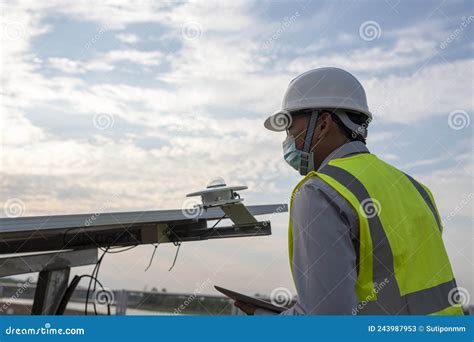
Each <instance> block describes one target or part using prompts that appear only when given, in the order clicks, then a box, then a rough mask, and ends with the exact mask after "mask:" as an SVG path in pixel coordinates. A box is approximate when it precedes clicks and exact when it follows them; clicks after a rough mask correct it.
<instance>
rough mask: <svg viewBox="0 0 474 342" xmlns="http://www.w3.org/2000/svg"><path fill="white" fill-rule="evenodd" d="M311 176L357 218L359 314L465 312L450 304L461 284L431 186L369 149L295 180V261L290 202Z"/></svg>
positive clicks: (291, 257) (290, 250) (332, 161)
mask: <svg viewBox="0 0 474 342" xmlns="http://www.w3.org/2000/svg"><path fill="white" fill-rule="evenodd" d="M311 177H319V178H321V179H322V180H323V181H324V182H326V183H327V184H328V185H330V186H331V187H332V188H334V189H335V190H336V191H337V192H338V193H339V194H340V195H341V196H342V197H344V198H345V199H346V200H347V201H348V202H349V203H350V205H351V206H352V207H353V208H354V210H355V212H356V213H357V216H358V218H359V224H360V227H359V240H360V242H359V248H358V250H359V251H358V255H357V259H358V262H357V281H356V288H355V290H356V293H357V297H358V300H359V306H358V308H356V312H357V314H369V315H383V314H390V315H397V314H398V315H428V314H430V315H431V314H433V315H463V312H462V308H461V306H460V305H459V304H456V303H453V298H456V291H457V287H456V282H455V279H454V276H453V272H452V270H451V264H450V262H449V258H448V255H447V253H446V250H445V247H444V243H443V240H442V238H441V234H442V229H443V228H442V224H441V219H440V216H439V214H438V211H437V208H436V205H435V202H434V199H433V196H432V194H431V192H430V190H429V189H428V188H427V187H425V186H424V185H422V184H420V183H418V182H417V181H416V180H414V179H413V178H411V177H410V176H408V175H406V174H405V173H403V172H402V171H400V170H398V169H396V168H395V167H393V166H391V165H389V164H387V163H385V162H384V161H382V160H380V159H378V158H377V157H376V156H375V155H373V154H370V153H363V154H357V155H353V156H349V157H344V158H338V159H334V160H331V161H330V162H329V163H328V165H326V166H324V167H322V168H321V169H320V170H319V171H318V172H315V171H312V172H310V173H308V174H307V175H306V177H304V178H303V179H302V180H301V181H300V182H299V183H298V184H297V185H296V187H295V189H294V190H293V194H292V197H291V201H290V221H289V234H288V244H289V256H290V266H292V264H293V261H292V259H293V227H292V220H291V207H292V204H293V199H294V197H295V196H296V195H297V192H298V189H299V188H300V186H301V185H302V184H303V183H304V182H306V181H307V180H308V179H309V178H311Z"/></svg>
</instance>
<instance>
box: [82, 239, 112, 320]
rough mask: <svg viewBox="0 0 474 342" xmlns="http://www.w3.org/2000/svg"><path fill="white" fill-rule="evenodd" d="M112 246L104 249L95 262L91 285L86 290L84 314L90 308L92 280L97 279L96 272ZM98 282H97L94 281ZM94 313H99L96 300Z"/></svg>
mask: <svg viewBox="0 0 474 342" xmlns="http://www.w3.org/2000/svg"><path fill="white" fill-rule="evenodd" d="M109 248H110V247H107V248H106V250H105V251H104V253H102V255H101V256H100V258H99V260H98V261H97V263H96V264H95V267H94V269H93V270H92V274H91V280H90V281H89V286H88V287H87V292H86V305H85V307H84V315H85V316H87V309H88V306H89V294H90V291H91V286H92V280H93V278H96V279H97V275H96V272H97V274H98V270H99V268H100V264H101V263H102V260H103V259H104V256H105V254H106V253H107V251H108V249H109ZM94 284H96V283H94ZM94 313H95V314H96V315H97V307H96V305H95V301H94Z"/></svg>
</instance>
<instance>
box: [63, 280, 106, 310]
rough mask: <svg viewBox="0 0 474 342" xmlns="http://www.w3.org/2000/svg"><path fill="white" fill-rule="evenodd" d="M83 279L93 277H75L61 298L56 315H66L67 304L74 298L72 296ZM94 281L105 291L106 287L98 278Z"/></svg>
mask: <svg viewBox="0 0 474 342" xmlns="http://www.w3.org/2000/svg"><path fill="white" fill-rule="evenodd" d="M82 278H93V277H92V276H90V275H88V274H83V275H80V276H78V275H75V276H74V278H73V279H72V281H71V283H70V284H69V286H68V287H67V289H66V291H65V292H64V294H63V296H62V298H61V301H60V302H59V306H58V308H57V309H56V315H63V314H64V311H65V310H66V307H67V304H68V303H69V301H70V299H71V297H72V294H73V293H74V291H75V290H76V287H77V285H78V284H79V282H80V280H81V279H82ZM93 280H94V281H96V282H97V283H98V284H99V285H100V287H101V288H102V289H104V286H103V285H102V283H101V282H100V281H99V280H98V279H97V278H93Z"/></svg>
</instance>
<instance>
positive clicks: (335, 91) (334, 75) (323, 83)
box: [264, 67, 372, 132]
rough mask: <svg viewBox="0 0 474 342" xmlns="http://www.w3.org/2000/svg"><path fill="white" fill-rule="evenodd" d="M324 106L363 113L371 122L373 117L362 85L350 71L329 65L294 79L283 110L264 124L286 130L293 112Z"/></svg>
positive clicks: (273, 129)
mask: <svg viewBox="0 0 474 342" xmlns="http://www.w3.org/2000/svg"><path fill="white" fill-rule="evenodd" d="M325 108H328V109H335V110H337V111H336V114H337V113H338V112H339V113H341V112H343V110H348V111H351V112H356V113H360V114H364V115H366V116H367V119H368V122H370V121H371V120H372V114H371V113H370V111H369V107H368V105H367V97H366V96H365V91H364V88H363V87H362V84H360V82H359V81H358V80H357V78H355V77H354V76H353V75H352V74H350V73H349V72H347V71H345V70H342V69H339V68H330V67H328V68H319V69H313V70H309V71H307V72H305V73H303V74H301V75H299V76H298V77H296V78H294V79H293V80H292V81H291V82H290V84H289V85H288V89H287V90H286V92H285V96H284V98H283V104H282V109H281V110H279V111H277V112H275V113H273V114H272V115H270V116H269V117H268V118H267V119H266V120H265V123H264V126H265V128H267V129H269V130H271V131H276V132H280V131H284V130H285V129H286V128H288V126H289V124H291V114H292V113H293V112H295V111H298V110H301V109H325ZM338 116H339V115H338Z"/></svg>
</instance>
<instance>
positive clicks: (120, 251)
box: [101, 245, 138, 254]
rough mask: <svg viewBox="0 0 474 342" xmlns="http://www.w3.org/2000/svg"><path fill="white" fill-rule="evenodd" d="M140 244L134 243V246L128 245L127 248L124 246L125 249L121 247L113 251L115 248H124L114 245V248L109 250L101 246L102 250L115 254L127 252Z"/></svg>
mask: <svg viewBox="0 0 474 342" xmlns="http://www.w3.org/2000/svg"><path fill="white" fill-rule="evenodd" d="M137 246H138V245H133V246H130V247H127V248H124V249H121V250H119V251H113V252H111V251H110V250H114V249H119V248H122V247H114V248H110V249H109V250H107V249H105V248H104V249H103V248H101V250H102V251H104V252H105V253H108V254H114V253H122V252H126V251H129V250H131V249H134V248H135V247H137Z"/></svg>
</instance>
